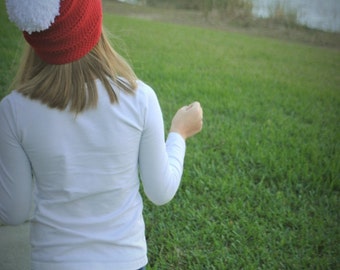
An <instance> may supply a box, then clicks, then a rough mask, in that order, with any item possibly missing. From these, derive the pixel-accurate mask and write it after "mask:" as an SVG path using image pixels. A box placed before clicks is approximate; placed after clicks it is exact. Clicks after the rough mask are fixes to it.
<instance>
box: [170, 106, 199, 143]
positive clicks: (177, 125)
mask: <svg viewBox="0 0 340 270" xmlns="http://www.w3.org/2000/svg"><path fill="white" fill-rule="evenodd" d="M202 127H203V110H202V107H201V104H200V103H199V102H197V101H196V102H193V103H191V104H190V105H188V106H184V107H182V108H180V109H179V110H178V111H177V113H176V114H175V116H174V118H173V119H172V123H171V128H170V132H177V133H179V134H180V135H181V136H182V137H183V138H184V140H186V139H187V138H190V137H192V136H194V135H195V134H197V133H198V132H200V131H201V130H202Z"/></svg>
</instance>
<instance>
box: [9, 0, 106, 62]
mask: <svg viewBox="0 0 340 270" xmlns="http://www.w3.org/2000/svg"><path fill="white" fill-rule="evenodd" d="M6 6H7V12H8V15H9V19H10V20H11V21H12V22H14V23H15V24H16V25H17V26H18V27H19V29H20V30H22V31H23V34H24V37H25V39H26V41H27V42H28V43H29V44H30V45H31V46H32V48H33V49H34V51H35V52H36V53H37V55H39V56H40V58H41V59H42V60H44V61H45V62H47V63H49V64H55V65H60V64H66V63H70V62H73V61H76V60H78V59H80V58H82V57H83V56H85V55H86V54H87V53H88V52H90V51H91V49H92V48H93V47H94V46H95V45H96V44H97V43H98V41H99V38H100V35H101V32H102V15H103V14H102V3H101V0H33V1H32V0H31V1H27V0H6Z"/></svg>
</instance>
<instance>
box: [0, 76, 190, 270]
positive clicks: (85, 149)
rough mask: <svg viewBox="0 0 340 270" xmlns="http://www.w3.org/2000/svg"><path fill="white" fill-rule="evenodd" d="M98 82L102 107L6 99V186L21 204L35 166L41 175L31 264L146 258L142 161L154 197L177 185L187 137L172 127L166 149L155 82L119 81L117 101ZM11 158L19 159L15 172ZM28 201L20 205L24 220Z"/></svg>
mask: <svg viewBox="0 0 340 270" xmlns="http://www.w3.org/2000/svg"><path fill="white" fill-rule="evenodd" d="M97 87H98V95H99V101H98V105H97V108H95V109H90V110H87V111H85V112H83V113H80V114H78V115H74V114H71V113H69V112H68V111H60V110H56V109H50V108H48V107H47V106H45V105H43V104H41V103H39V102H37V101H32V100H29V99H27V98H25V97H23V96H22V95H20V94H19V93H16V92H13V93H12V94H10V95H9V96H8V97H7V98H5V99H4V100H3V101H2V104H1V105H2V106H1V107H0V110H1V116H0V123H1V124H3V123H5V124H4V125H3V127H2V128H0V135H1V136H2V139H1V141H3V142H4V143H1V142H0V177H1V178H0V192H1V193H2V192H4V193H5V191H6V192H7V193H8V192H9V193H11V194H9V197H11V198H16V200H19V202H17V204H18V207H19V206H20V205H26V206H27V205H30V200H31V197H30V193H31V192H32V190H31V187H32V185H30V183H31V179H32V177H31V175H32V174H33V176H34V179H35V182H36V183H35V185H33V186H34V187H35V190H34V196H33V197H34V200H35V210H34V215H33V218H32V223H31V224H32V225H31V245H32V268H33V269H138V268H140V267H141V266H144V265H145V264H146V263H147V257H146V242H145V235H144V222H143V217H142V209H143V205H142V199H141V196H140V194H139V177H138V174H139V169H140V173H141V176H142V178H143V184H144V188H145V189H146V190H145V191H146V194H147V195H148V196H149V197H150V199H151V200H154V201H155V203H157V202H158V201H159V204H162V203H164V202H167V201H168V200H170V199H171V198H172V196H174V194H175V192H176V190H177V188H178V185H179V182H180V178H181V174H182V170H183V159H184V152H185V143H184V141H183V139H181V138H180V136H179V135H178V134H170V136H169V139H168V142H167V144H168V145H167V148H166V146H165V144H164V128H163V121H162V114H161V111H160V108H159V104H158V101H157V98H156V96H155V94H154V92H153V90H152V89H151V88H150V87H148V86H147V85H145V84H144V83H142V82H140V81H139V82H138V89H137V91H136V94H135V95H131V94H127V93H125V92H124V91H122V90H119V89H118V88H117V87H116V89H115V91H116V94H117V96H118V103H116V104H111V103H110V101H109V98H108V95H107V92H106V90H105V88H104V87H103V85H102V84H101V83H100V82H99V81H97ZM8 143H9V144H11V143H13V144H15V143H17V145H15V147H14V149H15V150H14V149H13V151H9V149H10V148H6V146H1V145H4V144H8ZM12 146H13V145H12ZM148 149H149V150H148ZM20 152H21V154H20ZM148 152H149V153H148ZM5 159H6V160H7V161H5ZM10 162H11V163H13V162H14V163H15V164H16V167H17V168H16V170H15V172H14V171H13V172H12V169H11V168H9V167H10V166H13V165H10V164H9V163H10ZM139 166H140V167H139ZM22 183H24V184H22ZM1 196H2V194H1ZM18 196H21V198H19V197H18ZM163 197H164V198H165V201H162V200H163V199H162V198H163ZM0 200H4V201H5V197H4V199H0ZM3 208H4V209H3V211H2V209H0V218H2V219H3V218H4V219H6V211H7V214H8V209H9V208H10V207H7V210H6V202H4V207H3ZM27 208H28V207H26V208H25V207H24V208H22V209H20V208H18V209H17V210H16V211H18V213H17V214H16V215H18V216H19V220H20V215H21V216H23V217H24V216H25V215H27ZM19 212H22V213H21V214H20V213H19ZM9 215H11V214H9Z"/></svg>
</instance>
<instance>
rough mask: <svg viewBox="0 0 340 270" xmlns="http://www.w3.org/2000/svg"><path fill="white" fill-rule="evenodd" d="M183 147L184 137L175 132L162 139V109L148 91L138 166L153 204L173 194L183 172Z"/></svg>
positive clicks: (167, 200) (152, 94)
mask: <svg viewBox="0 0 340 270" xmlns="http://www.w3.org/2000/svg"><path fill="white" fill-rule="evenodd" d="M185 148H186V145H185V140H184V139H183V138H182V137H181V136H180V135H179V134H178V133H170V134H169V135H168V138H167V140H166V143H165V142H164V124H163V116H162V112H161V109H160V106H159V103H158V99H157V97H156V94H155V93H154V92H153V91H151V92H150V93H149V95H148V102H147V109H146V113H145V126H144V130H143V134H142V138H141V142H140V150H139V166H140V176H141V180H142V183H143V188H144V192H145V194H146V196H147V197H148V198H149V199H150V200H151V201H152V202H153V203H154V204H156V205H162V204H165V203H167V202H169V201H170V200H171V199H172V198H173V197H174V196H175V194H176V192H177V189H178V187H179V184H180V181H181V177H182V173H183V163H184V156H185Z"/></svg>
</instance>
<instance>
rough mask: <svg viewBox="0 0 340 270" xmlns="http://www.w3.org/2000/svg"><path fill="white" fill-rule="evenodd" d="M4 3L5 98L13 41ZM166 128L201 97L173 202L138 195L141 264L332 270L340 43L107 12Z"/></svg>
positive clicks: (338, 186) (0, 79) (339, 184)
mask: <svg viewBox="0 0 340 270" xmlns="http://www.w3.org/2000/svg"><path fill="white" fill-rule="evenodd" d="M3 5H4V4H3V3H1V11H0V13H1V19H0V20H1V21H0V23H1V28H0V33H1V41H0V42H1V51H0V57H1V58H0V59H1V62H0V87H1V88H0V97H3V96H4V95H5V93H6V91H7V88H8V85H9V83H10V81H11V77H12V76H13V67H15V64H16V62H17V60H13V59H17V58H18V57H17V55H18V48H19V47H20V43H21V42H20V41H18V40H20V38H19V36H20V35H19V33H18V32H17V31H14V30H13V29H15V27H12V26H10V25H8V22H7V21H5V18H4V17H5V14H4V11H3V9H4V8H3ZM105 26H106V28H107V29H109V31H110V32H112V33H113V39H112V41H113V44H114V46H115V47H116V49H117V50H118V51H120V52H121V53H122V54H123V55H124V56H125V57H126V58H127V59H128V60H129V61H130V63H131V64H132V65H133V67H134V69H135V71H136V73H137V74H138V76H139V77H140V78H141V79H143V80H144V81H145V82H147V83H149V84H150V85H151V86H152V87H153V88H154V89H155V91H156V92H157V95H158V97H159V101H160V103H161V106H162V108H163V114H164V120H165V126H166V128H169V127H170V121H171V118H172V115H173V114H174V113H175V111H176V110H177V108H179V107H180V106H182V105H185V104H188V103H190V102H192V101H193V100H199V101H200V102H201V104H202V106H203V108H204V130H203V131H202V133H201V134H199V135H198V136H196V137H194V138H192V139H189V140H188V142H187V156H186V162H185V172H184V175H183V180H182V184H181V188H180V190H179V192H178V194H177V195H176V197H175V199H174V200H173V201H172V202H171V203H169V204H167V205H165V206H162V207H156V206H153V205H152V204H151V203H149V202H148V201H147V200H145V210H144V215H145V221H146V227H147V228H146V233H147V240H148V246H149V260H150V262H149V266H148V269H339V267H340V250H339V242H340V230H339V209H340V203H339V191H340V121H339V119H340V50H338V49H327V48H319V47H313V46H308V45H302V44H298V43H293V42H285V41H279V40H275V39H269V38H260V37H255V36H249V35H246V34H240V33H232V32H227V31H218V30H212V29H203V28H196V27H191V26H183V25H182V26H181V25H174V24H170V23H161V22H154V21H150V20H142V19H133V18H128V17H123V16H112V15H110V14H105Z"/></svg>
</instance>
